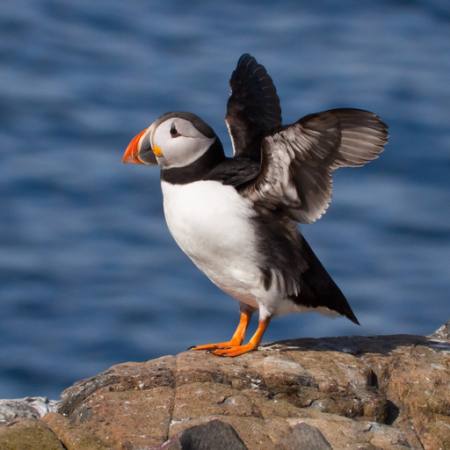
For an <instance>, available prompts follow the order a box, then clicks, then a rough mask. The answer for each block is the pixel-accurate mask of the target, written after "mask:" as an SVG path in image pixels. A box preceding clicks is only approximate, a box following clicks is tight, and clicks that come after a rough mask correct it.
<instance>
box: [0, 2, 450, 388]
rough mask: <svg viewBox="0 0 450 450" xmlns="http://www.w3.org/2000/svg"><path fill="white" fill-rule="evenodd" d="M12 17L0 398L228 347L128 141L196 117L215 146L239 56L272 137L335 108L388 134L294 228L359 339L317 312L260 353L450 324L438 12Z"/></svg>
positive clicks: (3, 37) (16, 7)
mask: <svg viewBox="0 0 450 450" xmlns="http://www.w3.org/2000/svg"><path fill="white" fill-rule="evenodd" d="M241 3H243V2H238V1H227V2H206V1H194V2H183V1H181V0H177V1H169V2H149V1H144V0H141V1H138V0H134V1H128V2H119V1H109V0H97V1H95V2H93V1H91V0H89V1H88V0H78V1H76V2H61V1H56V0H55V1H38V0H34V1H33V0H28V1H26V0H20V1H17V0H16V1H14V2H2V4H1V6H0V62H1V70H0V195H1V196H0V200H1V208H0V343H1V345H0V397H16V396H23V395H27V394H43V395H49V396H52V397H56V396H57V395H58V394H59V392H60V390H61V389H62V388H64V387H65V386H67V385H68V384H70V383H72V382H73V381H75V380H77V379H79V378H81V377H86V376H90V375H93V374H94V373H96V372H98V371H100V370H102V369H105V368H107V367H108V366H110V365H111V364H114V363H117V362H121V361H127V360H145V359H148V358H152V357H156V356H159V355H162V354H165V353H173V352H179V351H181V350H184V349H185V348H186V347H188V346H190V345H192V344H195V343H203V342H207V341H215V340H222V339H225V338H227V337H228V336H229V335H230V333H231V331H232V330H233V327H234V325H235V321H236V320H237V305H236V304H235V303H234V302H233V301H231V300H230V299H228V298H227V297H226V296H225V294H222V293H221V292H220V291H218V290H217V289H216V288H215V287H214V286H213V285H212V284H211V283H210V282H209V281H208V280H207V279H206V278H205V277H204V276H203V275H202V274H200V273H199V272H198V271H197V270H196V269H195V268H194V267H193V265H192V264H191V263H190V262H189V261H188V260H187V258H186V257H185V256H184V255H183V254H182V253H181V251H180V250H178V249H177V247H176V246H175V244H174V243H173V241H172V239H171V237H170V236H169V234H168V231H167V229H166V227H165V222H164V219H163V216H162V207H161V193H160V187H159V174H158V171H157V170H153V169H151V168H147V167H132V166H123V165H122V164H121V163H120V157H121V153H122V151H123V149H124V147H125V146H126V144H127V143H128V141H129V139H130V138H131V137H132V136H133V135H134V134H135V133H136V132H137V131H139V130H141V129H142V128H144V127H145V126H147V125H148V124H149V123H150V122H152V121H153V120H154V119H155V117H157V116H159V115H160V114H161V113H162V112H165V111H168V110H187V111H193V112H196V113H197V114H199V115H200V116H202V117H203V118H204V119H205V120H206V121H208V122H209V123H210V124H211V125H212V126H213V127H214V128H215V129H216V130H217V132H218V133H219V135H220V137H221V139H222V140H223V142H224V143H225V145H226V147H227V148H229V147H230V145H229V140H228V137H227V134H226V130H225V126H224V123H223V120H222V118H223V116H224V111H225V102H226V99H227V96H228V85H227V83H228V77H229V75H230V73H231V70H232V69H233V67H234V65H235V63H236V61H237V58H238V57H239V55H240V54H241V53H243V52H251V53H252V54H254V55H255V56H256V57H257V58H258V59H259V60H260V61H261V62H262V63H263V64H265V65H266V67H267V68H268V70H269V72H270V73H271V74H272V76H273V78H274V80H275V82H276V85H277V87H278V91H279V94H280V97H281V101H282V106H283V115H284V119H285V121H286V122H289V121H294V120H296V119H297V118H299V117H300V116H302V115H305V114H307V113H311V112H315V111H319V110H324V109H328V108H331V107H339V106H354V107H359V108H366V109H370V110H373V111H376V112H377V113H378V114H380V115H381V116H382V117H383V118H384V119H385V120H386V121H387V122H388V123H389V125H390V133H391V140H390V144H389V146H388V147H387V150H386V152H385V153H384V154H383V156H382V158H380V159H379V160H377V161H376V162H375V163H373V164H371V165H370V166H368V167H366V168H364V169H358V170H349V169H347V170H341V171H340V172H339V173H337V174H336V178H335V190H334V202H333V205H332V207H331V208H330V209H329V211H328V213H327V214H326V216H325V217H324V218H323V219H322V220H320V221H319V222H318V223H316V224H314V225H311V226H305V227H304V228H303V230H304V233H305V235H306V237H307V238H308V239H309V241H310V242H311V245H312V246H313V248H314V249H315V250H316V252H317V254H318V255H319V256H320V258H321V259H322V261H323V262H324V264H325V265H326V267H327V268H328V270H329V271H330V272H331V273H332V274H333V276H334V277H335V279H336V280H337V282H338V284H339V285H340V286H341V287H342V289H343V291H344V292H345V293H346V294H347V296H348V298H349V300H350V302H351V304H352V306H353V309H354V311H355V313H356V314H357V316H358V317H359V319H360V321H361V323H362V324H363V326H362V327H356V326H354V325H352V324H351V323H350V322H349V321H346V320H344V319H336V320H330V319H329V318H322V317H320V316H318V315H314V314H306V315H295V316H290V317H284V318H279V319H277V320H275V321H273V323H272V325H271V328H270V329H269V331H268V333H267V335H266V340H275V339H281V338H293V337H300V336H323V335H340V334H358V333H364V334H370V333H428V332H431V331H433V330H434V329H435V328H437V327H438V326H439V325H440V324H441V323H443V322H444V321H445V320H447V319H448V318H449V315H450V314H449V312H450V309H449V291H450V225H449V223H450V189H449V188H450V6H449V3H448V2H447V1H444V0H442V1H433V2H431V1H428V2H426V1H415V2H410V1H379V2H376V4H375V3H374V2H361V1H349V2H344V3H342V2H334V1H333V2H332V1H329V2H315V3H317V5H315V4H313V2H303V3H304V4H303V5H301V4H300V3H301V2H298V1H291V2H269V1H267V2H249V3H248V4H247V5H246V6H244V5H243V4H241Z"/></svg>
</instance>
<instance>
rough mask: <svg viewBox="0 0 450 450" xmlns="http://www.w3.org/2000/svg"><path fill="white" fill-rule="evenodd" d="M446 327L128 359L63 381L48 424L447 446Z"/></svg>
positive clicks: (76, 449)
mask: <svg viewBox="0 0 450 450" xmlns="http://www.w3.org/2000/svg"><path fill="white" fill-rule="evenodd" d="M446 329H447V330H448V327H447V328H445V327H444V328H442V327H441V329H440V330H439V331H438V332H437V333H436V334H434V335H431V336H428V337H423V336H410V335H395V336H377V337H349V338H346V337H342V338H323V339H298V340H292V341H283V342H278V343H274V344H271V345H267V346H264V347H262V348H260V349H259V350H258V351H256V352H253V353H249V354H247V355H244V356H241V357H238V358H234V359H228V358H218V357H215V356H213V355H211V354H209V353H205V352H195V351H188V352H184V353H180V354H179V355H176V356H165V357H162V358H158V359H155V360H151V361H147V362H143V363H125V364H120V365H117V366H114V367H112V368H110V369H109V370H107V371H105V372H103V373H100V374H99V375H97V376H95V377H93V378H90V379H87V380H83V381H81V382H79V383H77V384H75V385H74V386H72V387H70V388H68V389H67V390H65V391H64V392H63V394H62V398H61V401H60V402H59V405H58V410H57V411H56V412H50V413H48V414H47V415H45V416H44V418H43V419H42V421H43V422H44V423H45V424H46V425H47V426H48V427H49V429H51V430H52V432H53V433H54V435H55V436H57V437H58V439H59V441H60V442H61V443H62V444H63V445H64V447H65V448H66V449H68V450H90V449H97V450H100V449H126V450H132V449H133V450H138V449H139V450H142V449H146V450H150V449H166V450H175V449H177V450H179V449H187V448H189V449H194V448H198V449H200V448H202V449H214V448H218V449H219V448H228V447H229V448H248V449H250V450H253V449H255V450H264V449H268V450H269V449H277V450H278V449H286V450H287V449H289V450H290V449H300V450H301V449H309V450H314V449H318V450H322V449H323V450H328V449H335V450H336V449H337V450H339V449H352V450H353V449H364V450H380V449H386V450H401V449H419V450H439V449H441V450H446V449H450V341H449V339H448V333H447V334H446V332H445V330H446ZM214 427H217V430H216V431H215V432H214V431H211V430H212V428H214ZM208 430H209V432H208ZM205 436H208V439H206V438H205ZM214 436H215V437H216V439H214ZM209 437H211V439H209ZM227 440H229V441H227ZM222 441H223V445H222V444H218V442H222ZM199 442H203V444H204V446H202V447H199V446H198V443H199ZM0 444H1V434H0ZM217 445H222V447H220V446H219V447H217ZM233 445H234V446H235V447H233ZM227 446H228V447H227ZM0 448H2V449H3V447H2V446H1V445H0ZM8 450H9V448H8Z"/></svg>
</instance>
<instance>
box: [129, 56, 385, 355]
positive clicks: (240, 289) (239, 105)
mask: <svg viewBox="0 0 450 450" xmlns="http://www.w3.org/2000/svg"><path fill="white" fill-rule="evenodd" d="M230 86H231V94H230V97H229V99H228V103H227V111H226V117H225V122H226V125H227V128H228V131H229V134H230V137H231V142H232V147H233V156H232V157H231V158H229V157H227V156H226V155H225V153H224V150H223V147H222V143H221V142H220V140H219V138H218V137H217V135H216V133H215V132H214V130H213V129H212V128H211V127H210V126H209V125H207V124H206V123H205V122H204V121H203V120H202V119H201V118H200V117H198V116H197V115H195V114H192V113H190V112H169V113H166V114H163V115H162V116H161V117H159V118H158V119H156V120H155V121H154V122H153V123H152V124H151V125H150V126H149V127H147V128H145V129H144V130H142V131H141V132H140V133H138V134H137V135H136V136H135V137H134V138H133V139H132V140H131V142H130V143H129V145H128V147H127V148H126V150H125V153H124V155H123V158H122V160H123V162H126V163H137V164H147V165H155V164H157V165H159V167H160V172H161V189H162V194H163V204H164V215H165V219H166V222H167V225H168V227H169V230H170V232H171V234H172V236H173V238H174V239H175V241H176V242H177V244H178V245H179V247H180V248H181V249H182V250H183V251H184V253H186V255H187V256H188V257H189V258H190V259H191V260H192V262H193V263H194V264H195V265H196V266H197V267H198V268H199V269H200V270H201V271H202V272H203V273H204V274H205V275H206V276H207V277H208V278H209V279H210V280H211V281H212V282H213V283H214V284H215V285H217V286H218V287H219V288H220V289H222V291H224V292H225V293H227V294H228V295H230V296H231V297H232V298H234V299H235V300H237V301H238V302H239V307H240V320H239V324H238V326H237V328H236V330H235V332H234V334H233V336H232V337H231V339H230V340H229V341H226V342H218V343H214V344H205V345H196V346H194V347H192V348H193V349H194V350H210V351H212V353H213V354H214V355H217V356H238V355H242V354H244V353H247V352H249V351H252V350H255V349H256V348H257V347H258V345H259V343H260V342H261V339H262V337H263V334H264V332H265V330H266V329H267V327H268V325H269V323H270V320H271V319H272V317H274V316H277V315H280V314H286V313H291V312H301V311H311V310H312V311H318V312H321V313H326V314H331V315H343V316H345V317H347V318H348V319H350V320H351V321H352V322H354V323H355V324H359V322H358V319H357V318H356V316H355V314H354V313H353V311H352V309H351V307H350V305H349V304H348V302H347V300H346V298H345V296H344V294H343V293H342V292H341V290H340V289H339V287H338V286H337V285H336V283H335V282H334V281H333V279H332V278H331V276H330V275H329V274H328V272H327V271H326V270H325V268H324V267H323V265H322V264H321V262H320V261H319V259H318V258H317V256H316V255H315V254H314V252H313V250H312V249H311V247H310V246H309V244H308V242H307V241H306V239H305V238H304V237H303V236H302V234H301V232H300V231H299V229H298V225H297V223H312V222H315V221H316V220H317V219H319V218H320V217H321V216H322V215H323V214H324V213H325V211H326V210H327V208H328V206H329V204H330V201H331V193H332V174H333V172H334V171H335V170H336V169H338V168H340V167H359V166H363V165H364V164H366V163H367V162H369V161H372V160H373V159H375V158H377V157H378V155H379V154H380V153H381V152H382V150H383V147H384V145H385V144H386V142H387V137H388V135H387V128H388V127H387V125H386V124H385V123H383V122H382V121H381V119H380V118H379V117H378V116H377V115H376V114H374V113H372V112H369V111H364V110H361V109H354V108H339V109H331V110H328V111H324V112H319V113H315V114H310V115H307V116H305V117H302V118H301V119H299V120H297V121H296V122H294V123H292V124H290V125H282V121H281V108H280V100H279V98H278V95H277V92H276V89H275V86H274V84H273V81H272V79H271V77H270V76H269V75H268V73H267V71H266V69H265V68H264V67H263V66H262V65H261V64H259V63H258V62H257V61H256V60H255V58H254V57H252V56H251V55H249V54H244V55H242V56H241V57H240V59H239V61H238V63H237V67H236V69H235V70H234V71H233V73H232V75H231V79H230ZM255 311H258V314H259V322H258V327H257V329H256V332H255V333H254V334H253V336H252V337H251V338H250V340H249V341H248V343H246V344H243V342H244V338H245V333H246V330H247V327H248V325H249V322H250V318H251V316H252V313H253V312H255Z"/></svg>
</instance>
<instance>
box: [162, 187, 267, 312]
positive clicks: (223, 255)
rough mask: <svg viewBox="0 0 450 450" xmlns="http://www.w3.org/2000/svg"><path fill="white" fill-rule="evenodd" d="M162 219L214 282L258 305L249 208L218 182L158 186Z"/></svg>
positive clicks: (226, 290) (184, 248)
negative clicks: (163, 218)
mask: <svg viewBox="0 0 450 450" xmlns="http://www.w3.org/2000/svg"><path fill="white" fill-rule="evenodd" d="M161 187H162V191H163V196H164V215H165V217H166V221H167V225H168V227H169V230H170V232H171V233H172V236H173V237H174V239H175V241H176V242H177V244H178V245H179V246H180V247H181V249H182V250H183V251H184V252H185V253H186V254H187V255H188V256H189V257H190V258H191V259H192V261H193V262H194V264H195V265H196V266H197V267H198V268H199V269H200V270H201V271H203V272H204V273H205V274H206V275H207V276H208V278H210V279H211V281H212V282H213V283H215V284H216V285H217V286H219V287H220V288H221V289H223V290H224V291H225V292H227V293H228V294H230V295H232V296H233V297H235V298H236V299H238V300H240V301H243V302H245V303H248V304H250V305H251V306H256V299H255V295H254V294H255V293H256V292H255V289H256V290H257V289H259V287H260V286H261V274H260V271H259V269H258V267H257V247H256V239H255V234H254V233H255V231H254V227H253V226H252V222H251V220H249V219H250V218H251V216H252V214H253V209H252V208H251V203H250V202H249V201H248V200H246V199H244V198H243V197H242V196H240V195H239V194H238V193H237V192H236V190H235V189H234V188H233V187H231V186H224V185H222V184H221V183H219V182H216V181H197V182H194V183H189V184H185V185H173V184H170V183H167V182H164V181H162V182H161Z"/></svg>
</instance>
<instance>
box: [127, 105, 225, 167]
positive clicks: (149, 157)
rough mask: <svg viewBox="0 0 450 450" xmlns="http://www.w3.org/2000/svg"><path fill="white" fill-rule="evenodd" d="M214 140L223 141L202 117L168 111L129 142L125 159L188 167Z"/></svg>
mask: <svg viewBox="0 0 450 450" xmlns="http://www.w3.org/2000/svg"><path fill="white" fill-rule="evenodd" d="M215 142H219V144H220V141H219V138H218V137H217V136H216V134H215V133H214V131H213V130H212V128H211V127H210V126H209V125H207V124H206V123H205V122H204V121H203V120H202V119H200V117H198V116H196V115H195V114H192V113H188V112H169V113H166V114H163V115H162V116H161V117H159V118H158V119H156V120H155V121H154V122H153V123H152V124H151V125H150V126H149V127H148V128H145V129H144V130H142V131H141V132H140V133H138V134H137V135H136V136H135V137H134V138H133V139H132V140H131V141H130V143H129V144H128V147H127V149H126V150H125V153H124V154H123V157H122V161H123V162H124V163H134V164H149V165H151V164H153V165H154V164H158V165H159V166H160V167H161V169H172V168H180V167H185V166H189V165H190V164H192V163H194V162H196V161H197V160H199V159H200V158H201V157H202V156H203V155H205V154H206V152H207V151H208V150H209V149H210V148H211V147H212V146H213V144H214V143H215ZM220 147H221V145H220Z"/></svg>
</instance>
